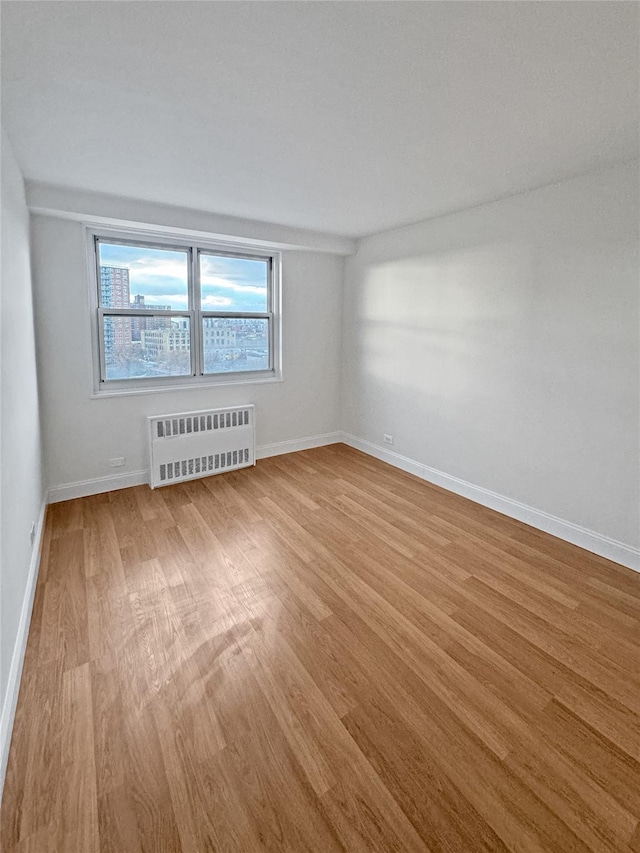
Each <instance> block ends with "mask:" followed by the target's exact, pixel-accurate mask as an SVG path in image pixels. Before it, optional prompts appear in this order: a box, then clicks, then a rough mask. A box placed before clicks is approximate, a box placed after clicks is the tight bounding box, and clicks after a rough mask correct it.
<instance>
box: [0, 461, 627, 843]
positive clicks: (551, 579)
mask: <svg viewBox="0 0 640 853" xmlns="http://www.w3.org/2000/svg"><path fill="white" fill-rule="evenodd" d="M0 832H1V844H2V850H3V853H24V852H25V851H31V853H206V851H212V853H227V852H228V853H262V851H272V853H282V852H283V851H290V853H306V851H309V853H333V851H342V853H353V851H363V853H364V851H366V852H367V853H369V851H379V853H383V851H384V853H388V851H398V853H400V851H402V853H406V851H416V852H417V851H433V853H436V851H437V853H441V851H442V853H444V852H445V851H446V853H476V851H477V852H478V853H489V851H494V853H507V851H509V853H614V852H615V853H632V851H637V853H640V575H638V574H635V573H633V572H631V571H627V570H625V569H623V568H622V567H620V566H616V565H615V564H613V563H610V562H609V561H607V560H604V559H602V558H599V557H596V556H594V555H591V554H589V553H587V552H585V551H581V550H580V549H578V548H576V547H575V546H572V545H569V544H568V543H564V542H560V541H559V540H557V539H554V538H553V537H551V536H547V535H546V534H544V533H541V532H540V531H536V530H533V529H531V528H528V527H527V526H526V525H524V524H522V523H521V522H518V521H515V520H514V519H509V518H506V517H505V516H502V515H499V514H498V513H494V512H492V511H491V510H489V509H487V508H486V507H481V506H479V505H477V504H473V503H471V502H469V501H465V500H464V499H462V498H460V497H458V496H457V495H454V494H452V493H449V492H446V491H443V490H442V489H439V488H438V487H436V486H433V485H431V484H428V483H425V482H424V481H423V480H420V479H418V478H416V477H413V476H411V475H408V474H405V473H404V472H401V471H399V470H397V469H395V468H391V467H389V466H387V465H384V464H383V463H381V462H379V461H378V460H375V459H373V458H371V457H368V456H366V455H364V454H362V453H360V452H358V451H355V450H352V449H350V448H347V447H345V446H344V445H332V446H329V447H321V448H317V449H315V450H309V451H303V452H301V453H296V454H291V455H289V456H280V457H274V458H271V459H266V460H261V461H260V462H259V463H258V465H257V467H255V468H251V469H243V470H239V471H234V472H230V473H227V474H224V475H220V476H215V477H210V478H207V479H202V480H194V481H191V482H188V483H183V484H179V485H174V486H169V487H166V488H163V489H158V490H156V491H150V490H149V489H148V488H147V487H145V486H136V487H134V488H131V489H124V490H121V491H119V492H110V493H108V494H105V495H98V496H92V497H90V498H84V499H79V500H74V501H67V502H64V503H60V504H55V505H54V506H52V507H50V508H49V511H48V513H47V518H46V521H45V529H44V535H43V544H42V556H41V568H40V575H39V578H38V583H37V587H36V592H35V598H34V608H33V615H32V622H31V627H30V633H29V641H28V645H27V651H26V655H25V664H24V672H23V677H22V684H21V690H20V697H19V702H18V708H17V713H16V719H15V726H14V732H13V740H12V745H11V752H10V756H9V765H8V769H7V777H6V783H5V791H4V797H3V802H2V811H1V814H0Z"/></svg>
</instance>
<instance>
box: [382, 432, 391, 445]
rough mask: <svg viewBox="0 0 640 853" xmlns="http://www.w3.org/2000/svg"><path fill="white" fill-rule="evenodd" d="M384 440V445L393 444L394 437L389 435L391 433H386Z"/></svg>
mask: <svg viewBox="0 0 640 853" xmlns="http://www.w3.org/2000/svg"><path fill="white" fill-rule="evenodd" d="M383 438H384V443H385V444H393V436H392V435H389V433H388V432H385V434H384V436H383Z"/></svg>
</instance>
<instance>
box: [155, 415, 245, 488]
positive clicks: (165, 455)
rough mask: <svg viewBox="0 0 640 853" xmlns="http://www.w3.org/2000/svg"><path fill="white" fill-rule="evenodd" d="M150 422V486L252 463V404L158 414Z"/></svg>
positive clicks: (229, 469)
mask: <svg viewBox="0 0 640 853" xmlns="http://www.w3.org/2000/svg"><path fill="white" fill-rule="evenodd" d="M149 426H150V429H149V455H150V462H151V465H150V469H151V478H150V485H151V487H152V488H155V487H156V486H164V485H169V484H170V483H177V482H182V481H183V480H194V479H196V478H197V477H208V476H210V475H212V474H220V473H222V472H223V471H231V470H234V469H236V468H244V467H246V466H248V465H255V442H254V407H253V405H247V406H238V407H232V408H228V409H212V410H210V411H207V412H182V413H180V414H175V415H158V416H156V417H152V418H149Z"/></svg>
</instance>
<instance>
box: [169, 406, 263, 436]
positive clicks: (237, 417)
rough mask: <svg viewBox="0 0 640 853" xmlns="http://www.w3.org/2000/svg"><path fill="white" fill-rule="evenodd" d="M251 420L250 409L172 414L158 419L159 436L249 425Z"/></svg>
mask: <svg viewBox="0 0 640 853" xmlns="http://www.w3.org/2000/svg"><path fill="white" fill-rule="evenodd" d="M249 420H250V410H249V409H246V408H244V409H233V410H231V411H225V412H209V413H207V414H202V415H201V414H195V415H172V416H171V417H169V418H163V419H162V420H157V421H156V434H157V437H158V438H171V437H172V436H173V437H175V436H179V435H189V434H190V433H195V432H212V431H213V430H217V429H232V428H233V427H239V426H247V425H248V424H249Z"/></svg>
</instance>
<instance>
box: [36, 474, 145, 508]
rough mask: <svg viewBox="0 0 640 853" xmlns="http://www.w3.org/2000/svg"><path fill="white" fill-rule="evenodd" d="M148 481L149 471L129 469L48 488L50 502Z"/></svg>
mask: <svg viewBox="0 0 640 853" xmlns="http://www.w3.org/2000/svg"><path fill="white" fill-rule="evenodd" d="M148 482H149V471H148V469H146V470H144V471H129V472H128V473H126V474H112V475H111V476H109V477H96V478H95V479H94V480H80V481H78V482H77V483H64V484H63V485H62V486H54V487H53V488H52V489H49V494H48V501H49V503H50V504H56V503H60V501H70V500H73V499H74V498H86V497H88V496H89V495H101V494H103V492H115V491H116V489H128V488H129V487H130V486H142V485H144V484H145V483H148Z"/></svg>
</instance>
